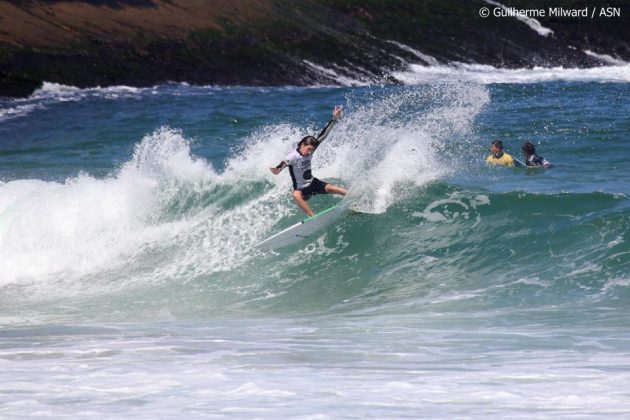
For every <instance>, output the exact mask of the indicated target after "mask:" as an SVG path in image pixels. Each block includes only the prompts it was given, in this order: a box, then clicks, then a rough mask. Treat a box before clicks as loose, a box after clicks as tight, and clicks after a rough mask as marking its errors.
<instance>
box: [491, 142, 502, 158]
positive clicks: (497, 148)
mask: <svg viewBox="0 0 630 420" xmlns="http://www.w3.org/2000/svg"><path fill="white" fill-rule="evenodd" d="M490 151H491V152H492V154H493V155H495V156H500V155H501V154H502V153H503V142H502V141H501V140H495V141H493V142H492V143H490Z"/></svg>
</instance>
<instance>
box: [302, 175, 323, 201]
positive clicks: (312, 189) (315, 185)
mask: <svg viewBox="0 0 630 420" xmlns="http://www.w3.org/2000/svg"><path fill="white" fill-rule="evenodd" d="M326 185H328V183H327V182H324V181H320V180H319V179H317V178H313V181H311V185H309V186H308V187H306V188H302V189H301V190H298V191H302V198H303V199H304V200H308V199H309V198H311V197H312V196H314V195H317V194H326Z"/></svg>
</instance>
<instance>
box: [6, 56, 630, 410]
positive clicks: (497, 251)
mask: <svg viewBox="0 0 630 420" xmlns="http://www.w3.org/2000/svg"><path fill="white" fill-rule="evenodd" d="M419 54H420V53H419ZM629 68H630V67H628V65H627V64H618V65H615V66H609V67H602V68H601V69H584V70H577V69H530V70H526V69H521V70H512V71H508V70H499V69H494V68H490V67H484V66H473V65H463V64H460V65H458V64H454V65H451V66H439V65H435V66H432V67H426V66H416V67H414V66H411V67H410V69H409V71H407V72H401V73H399V74H396V77H397V78H398V79H399V80H403V81H404V82H405V83H406V84H405V85H401V86H380V85H370V84H365V83H360V81H358V82H357V83H354V82H353V81H352V80H350V81H348V80H346V79H343V80H342V82H344V81H345V82H344V83H342V84H344V85H347V86H344V87H332V86H320V87H311V88H296V87H277V88H247V87H232V88H221V87H212V86H207V87H199V86H188V85H186V84H167V85H160V86H155V87H151V88H131V87H124V86H121V87H110V88H93V89H77V88H74V87H68V86H60V85H55V84H45V85H44V87H43V88H42V89H40V90H39V91H37V92H36V93H35V94H34V95H32V96H31V97H29V98H25V99H0V417H3V418H24V417H27V418H31V417H37V418H39V417H55V418H78V417H79V418H82V417H89V416H95V415H98V416H100V417H102V418H112V419H113V418H130V417H133V418H147V419H153V418H181V417H194V418H217V417H236V418H279V417H282V418H283V417H298V418H339V417H355V418H356V417H361V418H371V417H372V418H374V417H378V418H383V417H385V418H400V417H414V418H418V417H430V418H477V417H482V416H493V417H499V418H551V417H558V416H559V417H565V418H576V417H587V418H589V417H593V418H595V417H596V418H602V417H610V418H624V417H625V416H626V415H627V412H628V411H629V410H630V394H629V393H628V392H627V390H626V388H625V386H626V384H627V383H628V381H629V380H630V368H628V366H630V363H629V362H630V359H629V357H628V354H630V333H629V332H628V331H629V330H628V326H629V325H630V316H629V315H628V313H627V310H626V309H627V306H628V303H629V299H630V233H629V228H630V201H629V199H628V194H629V193H630V183H629V181H628V173H630V163H629V158H630V146H629V145H628V143H627V141H626V140H627V137H628V135H629V134H630V120H629V119H628V115H630V112H629V111H630V100H629V98H630V95H629V93H630V91H629V89H630V85H629V84H628V81H629V80H630V71H629ZM324 70H326V71H328V70H327V69H323V70H322V71H324ZM330 71H332V70H330ZM330 75H331V77H335V75H334V74H333V73H330ZM344 77H346V76H344ZM351 82H352V83H351ZM337 104H340V105H343V106H344V115H343V117H342V118H341V119H340V121H339V122H338V124H337V125H336V127H335V128H334V130H333V132H332V133H331V135H330V137H329V138H328V139H327V140H326V141H325V142H324V143H323V144H322V146H321V147H320V148H319V149H318V150H317V153H316V154H315V157H314V160H313V171H314V174H315V176H317V177H318V178H320V179H323V180H328V181H332V182H334V183H336V184H340V185H344V186H346V187H347V188H348V189H349V191H350V194H349V195H348V197H347V200H348V201H349V202H350V203H351V204H352V206H353V208H355V209H357V210H360V211H361V213H353V212H348V213H347V214H345V215H344V216H343V217H341V218H340V219H338V220H337V222H336V223H334V224H332V225H330V226H328V227H326V228H325V229H323V230H322V231H321V232H319V233H318V234H317V235H316V237H315V238H314V239H313V240H308V241H304V242H303V243H300V244H297V245H295V246H291V247H289V248H286V249H282V250H278V251H263V250H258V249H256V248H255V244H257V243H258V242H259V241H261V240H262V239H264V238H266V237H268V236H269V235H271V234H273V233H275V232H278V231H280V230H282V229H283V228H285V227H287V226H289V225H290V224H292V223H295V222H297V221H298V220H301V219H302V217H303V215H302V214H300V211H299V210H298V209H297V207H296V205H295V204H294V203H293V202H292V198H291V181H290V179H289V177H288V175H287V174H286V173H282V174H280V175H278V176H274V175H273V174H271V173H270V171H269V167H271V166H275V165H276V164H277V163H278V162H279V161H280V160H281V159H282V158H283V157H284V156H286V154H288V153H289V152H290V151H291V150H293V149H294V148H295V146H296V143H297V142H298V141H299V139H300V138H302V137H303V136H305V135H307V134H315V133H317V132H319V130H320V129H321V128H322V127H323V126H324V125H325V123H326V122H327V120H328V119H329V117H330V112H331V111H332V107H333V106H334V105H337ZM494 139H501V140H503V143H504V144H505V146H506V150H507V151H508V152H509V153H511V154H513V155H514V156H515V157H519V158H522V154H521V152H520V147H521V145H522V143H523V142H525V141H528V140H529V141H532V142H534V144H535V145H536V147H537V150H538V152H539V153H540V154H541V155H543V156H544V157H545V158H546V159H548V160H550V161H552V162H553V163H554V165H555V167H554V168H552V169H549V170H523V169H512V168H489V167H487V166H486V165H485V157H486V156H487V154H488V153H489V143H490V141H492V140H494ZM338 200H339V198H338V197H333V196H317V197H315V198H313V199H312V200H311V201H310V204H311V206H313V208H314V209H315V210H323V209H325V208H327V207H329V206H331V205H333V204H334V203H336V202H338Z"/></svg>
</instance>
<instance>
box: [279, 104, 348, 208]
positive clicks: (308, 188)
mask: <svg viewBox="0 0 630 420" xmlns="http://www.w3.org/2000/svg"><path fill="white" fill-rule="evenodd" d="M341 112H342V108H341V106H335V108H334V109H333V112H332V118H331V120H330V121H329V122H328V124H326V127H324V129H323V130H322V131H321V132H320V133H319V135H318V136H317V137H313V136H306V137H304V138H303V139H302V140H300V142H299V143H298V145H297V148H296V149H295V150H294V151H292V152H291V153H289V154H288V155H287V157H286V158H285V159H284V160H283V161H282V162H280V163H279V164H278V166H276V167H275V168H269V170H270V171H271V172H272V173H273V174H274V175H278V174H279V173H280V172H281V171H282V170H283V169H284V168H286V167H288V168H289V173H290V174H291V181H293V199H294V200H295V202H296V203H297V205H298V206H299V207H300V208H301V209H302V210H303V211H304V212H305V213H306V214H307V215H308V216H314V215H315V213H313V210H312V209H311V207H310V206H309V205H308V203H307V202H306V201H307V200H308V199H309V198H311V197H312V196H314V195H317V194H340V195H344V196H345V195H346V193H347V191H346V189H345V188H343V187H340V186H337V185H333V184H329V183H327V182H324V181H321V180H319V179H317V178H315V177H313V175H312V173H311V160H312V158H313V153H315V150H317V147H319V145H320V144H321V143H322V142H323V141H324V140H325V139H326V137H328V135H329V134H330V132H331V131H332V128H333V126H334V124H335V121H336V120H337V119H338V118H339V117H340V116H341Z"/></svg>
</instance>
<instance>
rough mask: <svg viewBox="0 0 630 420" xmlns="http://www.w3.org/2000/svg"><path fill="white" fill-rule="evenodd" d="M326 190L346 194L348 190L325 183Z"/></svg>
mask: <svg viewBox="0 0 630 420" xmlns="http://www.w3.org/2000/svg"><path fill="white" fill-rule="evenodd" d="M326 192H327V193H328V194H339V195H346V193H347V192H348V191H346V189H345V188H342V187H339V186H337V185H333V184H326Z"/></svg>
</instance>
